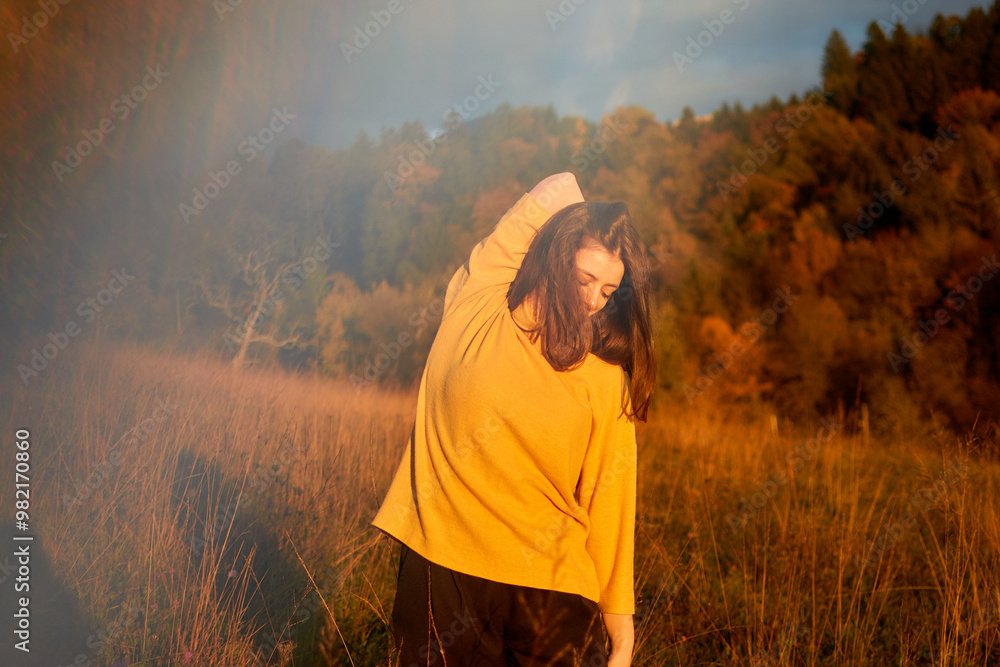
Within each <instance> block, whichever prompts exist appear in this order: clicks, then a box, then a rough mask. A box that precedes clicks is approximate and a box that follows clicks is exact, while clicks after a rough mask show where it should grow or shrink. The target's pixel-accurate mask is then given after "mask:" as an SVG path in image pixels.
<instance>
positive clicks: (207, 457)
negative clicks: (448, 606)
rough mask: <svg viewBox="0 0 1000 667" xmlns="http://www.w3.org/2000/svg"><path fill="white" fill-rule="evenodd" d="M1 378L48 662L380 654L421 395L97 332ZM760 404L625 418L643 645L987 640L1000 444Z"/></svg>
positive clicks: (744, 648) (239, 661)
mask: <svg viewBox="0 0 1000 667" xmlns="http://www.w3.org/2000/svg"><path fill="white" fill-rule="evenodd" d="M14 383H17V384H14ZM6 387H8V389H7V390H5V392H4V395H5V400H4V403H3V404H4V407H5V408H6V409H5V410H4V414H3V415H2V419H3V421H4V423H5V428H4V433H5V434H13V433H14V431H15V430H16V429H18V428H28V429H30V430H31V441H32V449H31V451H32V457H33V458H32V488H33V495H32V506H31V507H32V509H31V515H32V519H31V522H32V523H31V525H32V531H33V532H34V533H35V534H36V535H38V536H39V537H38V539H39V542H38V545H37V546H38V548H39V549H38V550H37V551H36V552H35V556H36V557H37V558H39V559H43V560H36V561H33V562H36V563H37V562H41V563H48V564H49V565H50V568H49V569H50V570H51V579H52V583H51V584H49V585H50V587H51V588H52V590H55V591H57V593H58V595H59V597H58V599H59V600H61V601H62V602H61V604H60V605H59V609H60V611H59V613H58V614H55V613H54V612H53V614H50V615H49V616H46V615H45V610H44V609H42V610H41V611H40V612H39V613H38V614H36V618H35V623H36V626H35V627H36V628H37V629H38V631H39V632H40V633H42V636H44V631H45V627H46V623H48V625H49V626H52V625H58V626H59V628H58V632H56V633H54V634H52V636H53V637H55V640H54V643H55V644H56V645H58V646H59V647H60V650H61V651H63V653H60V655H63V654H65V655H66V657H61V658H59V659H60V660H63V661H64V662H60V663H55V664H69V663H70V662H71V661H72V660H73V659H74V657H75V656H78V655H80V654H84V655H85V656H86V659H87V660H88V661H89V662H88V663H87V664H91V665H108V664H111V662H112V661H114V660H123V661H125V662H126V663H127V664H128V665H167V664H169V665H174V664H176V665H184V664H192V665H194V664H197V665H249V664H273V665H292V664H294V665H326V664H343V665H351V664H353V665H390V664H392V663H393V662H394V655H393V649H392V641H391V633H390V624H389V618H390V613H391V608H392V598H393V592H394V585H395V576H396V567H397V558H398V548H394V546H393V544H392V543H391V542H390V540H388V539H387V538H386V537H384V536H381V535H380V533H379V532H378V531H377V530H375V529H373V528H372V527H371V526H370V525H369V522H370V520H371V518H372V517H373V516H374V513H375V511H376V510H377V508H378V506H379V503H380V501H381V499H382V497H383V496H384V494H385V491H386V489H387V487H388V484H389V481H390V480H391V478H392V475H393V473H394V472H395V470H396V467H397V465H398V463H399V458H400V456H401V454H402V448H403V446H404V445H405V443H406V440H407V436H408V434H409V429H410V427H411V426H412V420H413V410H414V408H415V406H416V396H415V395H414V394H406V393H402V394H401V393H391V392H365V393H355V392H354V391H353V390H352V389H351V387H349V386H347V385H345V384H338V383H335V382H331V381H329V380H324V379H321V378H314V377H303V376H297V375H293V374H289V373H284V372H280V371H259V372H258V371H252V372H247V373H242V374H238V373H235V372H234V371H233V370H232V369H231V368H230V366H229V365H228V364H226V363H224V362H222V361H219V360H214V359H212V358H210V357H205V356H179V355H172V354H166V353H161V352H153V351H150V350H146V349H141V348H135V347H112V346H109V345H102V344H96V343H95V344H89V345H88V344H86V342H85V341H81V342H80V343H79V346H78V347H75V348H74V349H72V350H70V349H67V350H65V351H64V352H63V353H62V354H61V356H60V357H59V358H57V359H56V360H54V362H53V364H52V367H51V368H49V369H48V370H46V371H45V372H44V373H43V374H42V375H41V376H40V377H39V378H37V379H36V380H35V381H33V383H32V384H31V386H30V387H28V388H27V389H23V386H22V385H21V384H20V383H19V382H18V381H17V380H8V382H7V384H6ZM10 387H14V389H10ZM701 399H705V400H701ZM164 406H166V408H165V407H164ZM768 417H769V415H767V414H766V413H765V412H761V413H760V414H759V415H753V414H751V415H750V416H749V417H747V416H744V417H738V416H729V415H725V416H724V415H722V414H721V413H720V412H719V406H716V405H713V404H712V403H711V401H710V399H709V397H707V396H706V397H700V398H699V400H696V401H695V404H694V406H687V405H682V406H669V405H659V406H658V407H657V408H656V410H655V411H654V412H653V413H652V416H651V419H650V422H649V423H648V424H644V425H643V424H640V425H639V426H638V429H637V434H638V440H639V457H640V460H639V464H640V469H639V499H638V508H639V509H638V517H637V539H636V561H635V562H636V592H637V596H638V602H637V612H636V617H635V627H636V653H635V659H634V664H636V665H689V664H721V665H890V664H891V665H930V664H941V665H987V664H991V663H992V664H995V663H996V662H997V661H998V660H1000V622H998V621H1000V592H998V591H1000V581H998V573H1000V568H998V558H1000V521H998V511H997V510H998V504H997V498H998V494H997V488H998V481H1000V474H998V467H997V465H996V464H995V463H991V462H989V461H985V460H979V459H977V458H976V457H975V456H972V455H970V453H969V450H970V446H971V445H974V444H975V443H972V442H969V438H965V439H964V440H958V439H955V438H952V437H950V436H947V435H946V434H937V435H936V436H934V435H933V434H931V435H927V436H924V437H923V438H921V439H919V441H912V442H910V441H908V442H898V441H897V442H873V443H872V444H870V445H869V446H864V445H863V444H862V443H861V441H860V439H859V438H856V437H854V436H851V435H848V433H849V432H850V431H851V429H850V428H841V427H838V426H837V425H836V424H834V425H832V427H831V426H830V425H829V424H828V427H827V430H826V431H822V432H820V431H818V428H819V426H820V424H819V422H818V421H817V423H816V424H814V425H800V426H799V427H798V429H797V430H796V429H795V428H789V427H788V426H787V425H786V424H784V423H783V422H782V423H781V424H780V426H781V435H780V436H779V435H777V434H775V433H774V432H773V430H772V429H771V427H770V425H769V420H768ZM831 431H833V432H834V434H833V435H832V437H829V438H826V437H825V436H826V434H828V433H830V432H831ZM817 433H819V435H820V436H821V437H819V438H817V437H816V436H817ZM5 437H7V438H8V439H9V438H10V437H12V436H5ZM810 438H812V441H811V442H810ZM8 451H9V452H13V449H9V450H8ZM116 452H117V454H116ZM790 456H791V457H792V458H791V459H790V458H789V457H790ZM11 461H13V458H12V456H11ZM10 465H11V467H13V463H12V462H11V464H10ZM0 478H2V479H3V480H4V481H3V483H2V491H0V497H4V498H12V497H13V486H12V483H13V480H12V479H8V476H7V475H3V476H0ZM907 512H909V514H907ZM10 514H11V515H12V513H10ZM8 543H9V542H8ZM43 574H45V573H44V572H41V573H40V574H38V575H37V576H42V575H43ZM313 582H315V586H314V585H313ZM53 599H55V598H53ZM331 612H332V613H331ZM60 624H64V625H60ZM88 636H89V637H88ZM95 636H96V638H97V641H94V640H93V638H94V637H95ZM88 639H90V641H88ZM98 644H99V646H98Z"/></svg>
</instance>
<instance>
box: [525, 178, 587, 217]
mask: <svg viewBox="0 0 1000 667" xmlns="http://www.w3.org/2000/svg"><path fill="white" fill-rule="evenodd" d="M528 194H530V195H531V196H532V197H534V198H535V199H537V200H538V202H539V203H540V204H541V205H542V206H544V207H545V208H546V209H547V210H548V212H549V213H550V214H555V213H558V212H559V211H561V210H562V209H564V208H566V207H567V206H569V205H570V204H576V203H578V202H582V201H585V200H584V198H583V193H582V192H581V191H580V185H579V184H578V183H577V182H576V176H574V175H573V174H571V173H570V172H568V171H564V172H562V173H560V174H552V175H551V176H549V177H547V178H545V179H543V180H542V181H541V182H540V183H539V184H538V185H536V186H535V187H533V188H532V189H531V192H529V193H528Z"/></svg>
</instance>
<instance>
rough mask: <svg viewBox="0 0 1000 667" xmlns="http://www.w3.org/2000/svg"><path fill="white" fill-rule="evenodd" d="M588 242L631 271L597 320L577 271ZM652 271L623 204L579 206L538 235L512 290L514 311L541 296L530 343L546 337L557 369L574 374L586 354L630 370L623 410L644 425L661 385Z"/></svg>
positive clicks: (547, 355)
mask: <svg viewBox="0 0 1000 667" xmlns="http://www.w3.org/2000/svg"><path fill="white" fill-rule="evenodd" d="M589 241H595V242H597V243H599V244H600V245H601V246H603V247H604V248H606V249H607V250H608V251H609V252H610V253H612V254H614V255H617V256H618V257H619V258H620V259H621V260H622V264H624V265H625V275H624V276H623V277H622V281H621V284H620V285H619V286H618V289H616V290H615V291H614V293H613V294H612V295H611V298H610V299H608V302H607V303H606V304H605V305H604V308H602V309H601V310H600V311H598V312H597V313H595V314H594V315H593V317H588V316H587V305H586V304H585V303H584V299H583V295H582V293H581V290H580V288H579V285H578V280H577V272H576V253H577V251H578V250H579V249H580V248H581V247H583V246H584V245H585V244H586V243H588V242H589ZM649 272H650V268H649V260H648V259H647V258H646V253H645V246H644V245H643V243H642V241H641V240H640V238H639V233H638V232H637V231H636V230H635V227H633V226H632V219H631V218H630V217H629V213H628V206H627V205H626V204H625V202H620V201H618V202H609V203H604V202H579V203H576V204H570V205H569V206H566V207H565V208H563V209H561V210H560V211H558V212H557V213H556V214H554V215H553V216H552V217H551V218H549V219H548V221H547V222H546V223H545V224H544V225H542V226H541V227H540V228H539V229H538V231H537V232H536V233H535V236H534V238H533V239H532V241H531V245H530V246H529V247H528V251H527V253H526V254H525V255H524V259H523V260H522V262H521V266H520V268H519V269H518V271H517V275H516V276H515V277H514V280H513V282H511V284H510V287H509V288H508V290H507V303H508V307H509V308H510V310H511V311H513V310H514V309H515V308H517V307H518V306H519V305H521V303H522V302H523V301H524V300H525V298H527V296H528V295H529V294H530V293H531V292H532V291H535V294H536V299H537V303H536V306H537V308H538V313H536V315H537V324H538V326H537V328H535V329H532V330H531V333H530V336H531V340H532V341H535V340H537V339H538V337H539V336H541V338H542V354H543V355H544V356H545V359H546V360H547V361H548V362H549V364H550V365H551V366H552V368H554V369H555V370H557V371H565V370H571V369H573V368H576V367H578V366H580V365H581V364H582V363H583V360H584V359H585V358H586V356H587V353H593V354H594V355H595V356H597V357H599V358H600V359H603V360H604V361H606V362H608V363H611V364H616V365H619V366H621V367H622V368H624V370H625V372H626V373H628V376H629V385H630V386H629V392H628V393H629V396H628V397H627V398H628V400H627V401H626V400H625V398H623V401H622V411H623V412H625V414H626V415H629V416H630V417H635V418H638V419H639V420H641V421H643V422H645V421H646V412H647V410H648V408H649V401H650V397H651V396H652V394H653V384H654V381H655V379H656V363H655V360H654V357H653V338H652V327H651V325H650V318H649ZM536 288H538V289H537V291H536ZM628 402H630V403H631V410H630V409H629V406H628Z"/></svg>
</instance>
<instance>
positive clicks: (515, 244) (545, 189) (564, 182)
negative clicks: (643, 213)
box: [444, 172, 584, 315]
mask: <svg viewBox="0 0 1000 667" xmlns="http://www.w3.org/2000/svg"><path fill="white" fill-rule="evenodd" d="M581 201H584V199H583V193H582V192H581V191H580V186H579V185H578V184H577V182H576V177H575V176H574V175H573V174H571V173H569V172H563V173H559V174H553V175H551V176H548V177H547V178H545V179H543V180H542V181H541V182H539V183H538V184H537V185H535V187H533V188H532V189H531V191H530V192H528V194H527V195H525V196H523V197H521V199H520V200H518V202H517V203H516V204H515V205H514V206H512V207H511V208H510V209H509V210H508V211H507V212H506V213H505V214H504V215H503V217H502V218H501V219H500V221H499V222H498V223H497V225H496V227H495V228H494V229H493V233H492V234H490V235H489V236H488V237H486V238H485V239H483V240H482V241H480V242H479V243H478V244H477V245H476V247H475V248H473V249H472V254H471V255H470V257H469V260H468V261H467V262H465V264H463V265H462V266H461V267H459V269H458V270H457V271H456V272H455V275H454V276H452V278H451V281H450V282H449V283H448V289H447V292H446V293H445V299H444V301H445V303H444V311H445V315H447V313H448V311H449V310H450V309H451V306H452V305H453V304H454V303H455V301H456V299H457V298H458V296H459V294H460V293H461V294H462V298H466V297H467V296H471V295H472V294H473V293H475V292H476V291H478V290H480V289H482V288H484V287H490V286H504V287H506V286H507V285H509V284H510V283H511V281H513V280H514V277H515V276H516V275H517V270H518V269H519V268H520V267H521V260H522V259H523V258H524V254H525V253H526V252H527V251H528V247H529V246H530V245H531V239H532V238H533V237H534V235H535V232H536V231H538V228H539V227H541V226H542V225H543V224H545V223H546V222H547V221H548V219H549V218H550V217H552V214H553V213H556V212H558V211H560V210H562V209H563V208H565V207H566V206H569V205H570V204H573V203H576V202H581Z"/></svg>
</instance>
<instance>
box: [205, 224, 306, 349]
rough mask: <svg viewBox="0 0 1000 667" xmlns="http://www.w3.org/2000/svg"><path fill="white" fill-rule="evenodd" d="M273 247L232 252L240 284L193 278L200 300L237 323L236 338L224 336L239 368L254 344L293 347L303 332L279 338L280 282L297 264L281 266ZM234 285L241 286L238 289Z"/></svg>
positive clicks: (293, 262)
mask: <svg viewBox="0 0 1000 667" xmlns="http://www.w3.org/2000/svg"><path fill="white" fill-rule="evenodd" d="M274 247H275V246H274V245H273V244H272V245H270V246H268V247H266V248H257V249H255V250H251V251H250V252H248V253H246V254H243V255H236V254H235V253H232V251H230V253H231V254H233V255H235V259H236V264H237V265H238V266H239V267H240V278H239V280H238V281H225V283H224V284H225V287H219V286H213V285H212V284H210V283H209V281H208V280H207V279H206V277H205V276H204V275H202V274H198V275H196V276H195V279H194V282H195V283H196V284H197V285H198V286H199V287H200V288H201V292H202V294H201V300H202V301H203V302H204V303H206V304H208V305H209V306H211V307H213V308H217V309H219V310H221V311H222V312H223V313H224V314H225V315H226V317H227V318H228V319H229V320H231V321H233V322H235V323H236V324H237V329H236V335H235V336H234V335H232V334H230V333H226V334H225V336H224V337H225V340H226V346H227V347H228V348H229V350H230V352H234V353H235V354H234V356H233V365H234V366H235V367H236V368H242V367H243V364H244V362H245V361H246V356H247V351H248V350H249V349H250V345H251V344H254V343H263V344H266V345H271V346H273V347H277V348H294V347H295V346H297V345H298V344H299V342H300V340H301V336H302V332H300V331H299V330H298V327H297V326H296V327H294V328H293V329H292V332H291V333H290V334H288V335H287V336H282V335H279V333H278V324H277V322H276V321H275V320H274V319H273V315H274V313H275V311H276V309H277V308H278V306H279V304H280V303H281V301H282V300H283V299H284V294H283V293H282V291H281V289H280V287H279V283H280V282H281V279H282V277H284V276H287V275H288V274H289V272H290V270H291V269H293V268H295V267H296V266H297V264H298V263H297V262H295V261H290V262H285V263H279V261H278V260H277V259H276V258H275V257H274V255H275V253H274ZM273 267H277V268H273ZM234 282H237V283H238V288H237V289H235V290H234V289H233V283H234Z"/></svg>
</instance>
